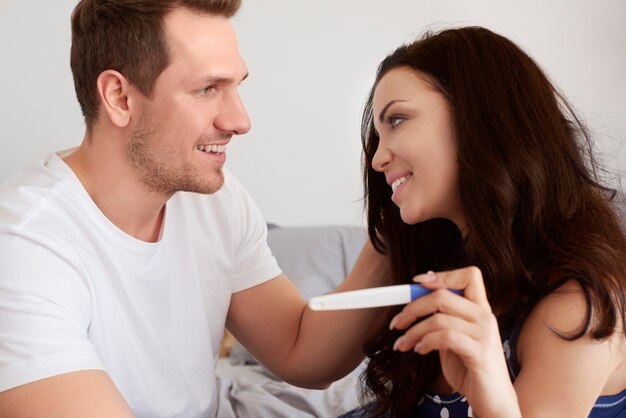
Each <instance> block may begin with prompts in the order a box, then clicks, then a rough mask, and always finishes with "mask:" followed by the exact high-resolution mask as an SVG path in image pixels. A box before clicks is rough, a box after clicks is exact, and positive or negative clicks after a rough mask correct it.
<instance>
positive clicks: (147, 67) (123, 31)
mask: <svg viewBox="0 0 626 418" xmlns="http://www.w3.org/2000/svg"><path fill="white" fill-rule="evenodd" d="M240 6H241V0H81V1H80V2H79V3H78V5H77V6H76V7H75V8H74V11H73V12H72V48H71V52H70V66H71V68H72V74H73V76H74V88H75V90H76V97H77V99H78V103H79V104H80V108H81V111H82V113H83V116H84V118H85V123H86V125H87V128H88V129H90V128H91V127H92V126H93V123H94V121H95V120H96V118H97V116H98V109H99V105H100V102H99V99H98V93H97V89H96V81H97V79H98V76H99V75H100V74H101V73H102V72H103V71H106V70H116V71H119V72H120V73H121V74H123V75H124V76H125V77H126V78H127V79H128V80H129V81H130V82H131V83H133V84H134V85H136V86H137V87H138V88H139V90H140V91H141V92H142V93H143V94H145V95H149V94H150V93H151V91H152V88H153V86H154V82H155V80H156V79H157V77H158V76H159V74H161V72H162V71H163V70H164V69H165V68H166V67H167V65H168V64H169V58H170V57H169V53H168V48H167V45H166V43H165V35H164V28H163V20H164V17H165V16H166V15H167V14H168V13H169V12H170V11H172V10H173V9H175V8H178V7H184V8H188V9H191V10H194V11H198V12H202V13H208V14H212V15H216V16H223V17H226V18H230V17H232V16H234V15H235V14H236V13H237V11H238V10H239V7H240Z"/></svg>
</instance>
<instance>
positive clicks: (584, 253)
mask: <svg viewBox="0 0 626 418" xmlns="http://www.w3.org/2000/svg"><path fill="white" fill-rule="evenodd" d="M399 67H403V68H409V69H412V70H413V71H415V72H416V73H418V74H420V75H422V76H425V77H426V79H427V80H429V81H430V82H431V83H432V84H433V85H434V86H435V87H436V88H438V89H439V90H440V91H441V92H442V94H444V95H445V96H446V97H447V99H448V101H449V103H450V106H451V109H452V115H453V117H452V118H453V121H454V122H453V123H454V124H455V126H454V130H455V133H456V139H457V142H458V144H457V145H458V156H457V157H458V166H459V187H460V196H461V202H462V206H463V211H464V214H465V219H466V222H467V228H468V231H469V232H468V234H467V236H466V237H465V238H463V237H462V236H461V233H460V231H459V230H458V228H457V227H456V225H454V224H453V223H452V222H451V221H448V220H445V219H433V220H429V221H426V222H421V223H418V224H416V225H406V224H404V223H403V221H402V220H401V218H400V212H399V209H398V208H397V207H396V206H395V205H394V204H393V203H392V201H391V190H390V187H389V186H388V185H387V183H386V182H385V177H384V175H383V174H382V173H380V172H376V171H375V170H374V169H373V168H372V159H373V157H374V154H375V152H376V149H377V147H378V142H379V137H378V134H377V132H376V130H375V129H374V124H373V116H374V115H373V114H372V113H373V110H372V101H373V96H374V91H375V89H376V86H377V85H378V82H379V81H380V79H381V78H382V77H383V76H384V75H385V74H387V72H389V71H390V70H392V69H394V68H399ZM362 142H363V179H364V193H365V205H366V211H367V220H368V232H369V236H370V238H371V240H372V242H373V244H374V246H375V248H376V249H377V250H378V251H379V252H381V253H383V254H387V255H388V256H389V258H390V262H391V266H392V271H393V276H394V278H395V280H397V282H398V283H408V282H410V281H411V279H412V277H413V276H414V275H415V274H418V273H423V272H426V271H428V270H435V271H436V270H446V269H452V268H458V267H463V266H467V265H475V266H478V267H479V268H480V269H481V271H482V273H483V277H484V281H485V286H486V289H487V293H488V297H489V302H490V304H491V306H492V309H493V311H494V314H495V315H496V317H497V318H498V321H499V324H500V328H501V332H503V333H504V332H505V331H506V330H510V328H511V327H512V326H513V325H514V324H515V322H516V321H518V320H519V319H520V315H524V313H527V312H528V311H529V310H531V309H532V307H533V306H535V305H536V304H537V302H538V301H539V300H540V299H541V298H543V297H544V296H545V295H547V294H549V293H550V292H552V291H554V290H555V289H556V288H558V287H559V286H560V285H562V284H563V283H564V281H565V280H568V279H575V280H577V281H578V282H579V283H580V285H581V287H582V289H583V291H584V294H585V297H586V299H587V303H588V310H587V315H586V320H585V323H584V324H581V327H580V329H579V330H578V332H576V333H574V334H571V335H570V334H568V335H561V336H562V337H563V338H566V339H576V338H580V337H581V336H583V335H585V334H586V333H587V332H589V333H590V335H591V336H592V337H593V338H595V339H598V340H601V339H605V338H607V337H609V336H611V335H612V334H613V333H614V331H615V330H616V328H617V327H622V328H623V326H624V310H625V309H624V308H625V306H624V305H625V303H624V294H625V288H626V282H625V280H626V260H625V255H626V238H625V235H624V230H623V228H622V226H621V224H620V219H619V216H618V213H617V212H616V210H615V207H614V204H613V202H612V199H613V196H614V195H615V191H614V190H611V189H608V188H607V187H604V186H603V185H602V184H601V183H600V180H599V177H600V176H599V168H598V165H597V164H596V162H595V161H594V159H593V155H592V148H593V146H592V142H591V138H590V135H589V133H588V131H587V129H586V128H585V126H584V124H583V123H582V121H581V119H580V118H579V117H578V116H577V115H576V113H575V112H574V110H573V109H572V107H571V106H570V105H569V104H568V103H567V101H566V100H565V98H564V97H563V95H561V94H560V93H559V92H558V91H557V89H556V88H555V87H554V86H553V85H552V84H551V82H550V81H549V80H548V77H547V76H546V75H545V74H544V72H543V71H542V70H541V69H540V67H539V66H538V65H537V64H536V63H535V62H534V61H533V60H532V59H531V58H530V57H529V56H528V55H527V54H526V53H525V52H524V51H522V49H520V48H519V47H518V46H516V45H515V44H514V43H513V42H511V41H510V40H508V39H507V38H505V37H503V36H500V35H498V34H495V33H493V32H491V31H489V30H487V29H485V28H480V27H464V28H457V29H448V30H443V31H441V32H438V33H435V34H433V33H427V34H425V35H424V36H422V37H421V38H420V39H419V40H417V41H415V42H413V43H411V44H408V45H403V46H400V47H399V48H397V49H396V50H395V51H394V52H393V53H391V54H390V55H389V56H388V57H387V58H385V59H384V60H383V61H382V63H381V64H380V66H379V68H378V72H377V77H376V81H375V83H374V86H373V87H372V90H371V92H370V95H369V98H368V100H367V104H366V107H365V110H364V114H363V120H362ZM399 310H400V308H394V309H391V310H390V311H389V314H388V317H387V321H385V323H384V324H383V325H381V326H380V329H379V331H378V333H377V334H375V337H373V338H372V339H371V340H370V341H368V342H366V344H365V345H364V352H365V354H366V356H367V357H368V358H369V365H368V367H367V370H366V371H365V372H364V374H363V376H362V379H363V383H364V387H365V389H364V393H363V399H371V398H372V397H374V399H375V400H376V401H377V402H376V404H377V409H376V410H375V411H373V416H391V417H405V416H409V415H410V413H411V411H412V410H414V409H415V407H416V404H417V402H418V401H419V400H420V399H421V397H422V396H423V394H424V393H425V391H426V390H427V389H429V386H430V385H432V383H433V380H434V379H435V378H436V377H437V376H439V375H440V373H441V368H440V364H439V357H438V354H437V353H431V354H429V355H427V356H421V355H418V354H415V353H412V352H410V353H399V352H395V351H393V350H392V346H393V343H394V341H395V340H396V338H397V337H398V335H399V332H398V331H390V330H389V329H388V328H387V324H388V323H389V320H390V319H391V317H392V316H393V315H395V314H396V313H397V312H399ZM592 317H593V322H592V321H591V319H592Z"/></svg>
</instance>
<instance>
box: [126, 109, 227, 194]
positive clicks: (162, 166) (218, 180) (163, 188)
mask: <svg viewBox="0 0 626 418" xmlns="http://www.w3.org/2000/svg"><path fill="white" fill-rule="evenodd" d="M153 126H154V124H153V123H151V118H150V117H149V115H145V114H144V115H142V118H141V121H140V122H139V125H138V127H137V128H136V129H135V131H134V132H133V134H132V136H131V138H130V141H129V143H128V157H129V159H130V162H131V164H132V165H133V167H135V169H136V170H137V172H138V174H139V177H140V179H141V181H142V182H143V183H144V184H145V185H146V186H147V187H148V189H149V190H150V191H151V192H153V193H157V194H161V195H166V196H171V195H173V194H174V193H176V192H179V191H184V192H193V193H201V194H212V193H215V192H217V191H218V190H219V189H221V188H222V186H223V185H224V173H223V171H222V169H221V168H219V169H216V170H212V171H211V172H210V173H205V172H199V170H198V169H197V168H195V167H193V166H192V165H191V164H186V165H184V166H182V167H176V166H172V165H169V164H168V163H167V159H168V153H167V152H163V151H161V152H159V151H158V150H157V148H158V143H159V141H162V140H161V139H160V138H159V137H158V136H157V134H156V131H155V129H154V128H153ZM204 142H208V141H204Z"/></svg>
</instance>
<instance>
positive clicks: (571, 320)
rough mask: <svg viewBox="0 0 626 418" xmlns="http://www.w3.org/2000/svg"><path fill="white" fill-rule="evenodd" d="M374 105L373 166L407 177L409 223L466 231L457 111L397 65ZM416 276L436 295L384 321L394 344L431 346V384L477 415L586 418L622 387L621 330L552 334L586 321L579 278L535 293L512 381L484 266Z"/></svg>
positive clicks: (625, 367) (425, 349)
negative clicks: (601, 334)
mask: <svg viewBox="0 0 626 418" xmlns="http://www.w3.org/2000/svg"><path fill="white" fill-rule="evenodd" d="M373 110H374V118H375V127H376V130H377V132H378V134H379V136H380V143H379V147H378V149H377V151H376V154H375V156H374V159H373V162H372V166H373V168H374V169H375V170H376V171H379V172H382V173H384V174H385V176H386V178H387V182H388V183H392V182H393V180H395V179H396V178H398V177H400V176H406V175H412V177H410V178H409V179H408V180H407V181H406V182H405V183H404V184H403V185H402V186H401V187H400V188H398V189H397V190H396V191H395V193H394V194H393V196H392V200H393V202H394V203H395V204H396V205H397V206H398V207H399V209H400V213H401V217H402V220H403V221H404V222H405V223H407V224H414V223H418V222H422V221H426V220H429V219H433V218H436V217H443V218H447V219H449V220H451V221H453V222H454V223H455V224H456V225H457V227H458V228H459V229H460V230H461V231H462V233H463V235H464V236H466V235H467V234H469V233H471V231H467V230H466V227H465V218H464V216H463V207H462V203H461V201H460V199H459V197H458V196H459V185H458V181H457V180H456V179H457V178H458V176H459V173H458V166H457V163H456V161H457V156H456V150H455V140H454V129H453V117H454V115H452V114H451V112H450V110H449V106H448V103H447V100H446V98H445V96H444V95H443V94H442V93H441V92H440V91H439V90H437V89H436V88H435V87H433V85H432V84H431V83H430V82H429V81H428V78H427V77H425V76H423V75H420V74H418V73H416V72H414V71H413V70H410V69H407V68H403V67H400V68H396V69H393V70H391V71H389V72H388V73H387V74H385V75H384V76H383V77H382V79H381V80H380V83H379V84H378V86H377V88H376V91H375V94H374V101H373ZM415 281H417V282H421V283H422V284H423V285H424V286H426V287H428V288H430V289H433V290H435V291H434V292H433V293H431V294H429V295H427V296H424V297H422V298H419V299H417V300H416V301H414V302H412V303H410V304H408V305H407V306H406V307H405V308H404V309H403V310H402V311H401V312H400V313H399V314H398V315H396V316H395V317H394V318H393V319H392V320H391V323H390V328H392V329H394V328H395V329H399V330H405V331H406V332H405V333H404V334H403V335H402V336H401V337H399V338H398V339H397V340H396V342H395V345H394V347H393V348H394V350H399V351H409V350H414V351H416V352H418V353H420V354H427V353H429V352H432V351H438V352H439V355H440V362H441V366H442V376H440V378H439V379H438V380H437V382H436V383H435V387H434V388H433V389H435V390H438V391H444V392H445V391H457V392H460V393H463V394H464V395H465V396H466V397H467V400H468V402H469V404H470V405H471V406H472V410H473V413H474V416H479V417H481V418H486V417H505V416H506V417H521V416H524V417H525V418H528V417H574V416H576V417H583V416H587V415H588V414H589V412H590V411H591V408H592V406H593V404H594V403H595V401H596V399H597V398H598V396H600V395H613V394H615V393H618V392H619V391H621V390H622V389H623V388H624V387H626V364H625V363H624V358H625V353H626V346H625V343H624V339H623V335H622V333H621V332H616V333H615V334H614V335H613V336H611V337H610V338H608V339H606V340H604V341H594V340H592V338H591V337H590V336H589V335H585V336H584V337H583V338H580V339H577V340H574V341H567V340H565V339H563V338H561V337H559V336H558V335H557V334H556V333H555V331H556V332H559V333H563V334H567V333H571V332H573V331H575V330H576V329H578V327H580V326H581V325H582V324H583V321H584V317H585V312H586V303H585V299H584V295H583V292H582V290H581V288H580V286H579V285H578V283H577V282H576V281H573V280H570V281H566V282H565V284H563V285H562V286H561V287H560V288H559V289H557V290H556V291H555V292H553V293H551V294H550V295H549V296H547V297H546V298H544V299H542V300H541V301H540V302H539V304H538V305H536V306H535V307H534V309H533V310H532V312H531V314H530V316H529V317H528V318H527V320H526V322H525V323H524V326H523V328H522V331H521V334H520V340H519V343H518V346H517V356H518V359H519V361H520V364H521V366H522V370H521V373H520V375H519V376H518V378H517V379H516V381H515V384H514V385H513V384H512V383H511V380H510V378H509V375H508V370H507V365H506V362H505V358H504V354H503V350H502V344H501V337H500V334H499V330H498V323H497V320H496V317H495V315H494V314H493V312H492V310H491V307H490V305H489V302H488V299H487V296H486V291H485V285H484V282H483V276H482V273H481V271H480V270H479V269H478V268H477V267H468V268H463V269H458V270H452V271H448V272H437V273H433V272H431V273H428V274H425V275H420V276H417V277H416V278H415ZM446 289H459V290H463V292H464V295H463V296H459V295H456V294H453V293H452V292H449V291H447V290H446ZM424 317H425V318H426V319H424V320H423V321H420V322H418V323H417V324H415V325H413V324H414V323H415V321H416V320H417V319H418V318H424ZM619 327H621V324H619V326H618V331H619Z"/></svg>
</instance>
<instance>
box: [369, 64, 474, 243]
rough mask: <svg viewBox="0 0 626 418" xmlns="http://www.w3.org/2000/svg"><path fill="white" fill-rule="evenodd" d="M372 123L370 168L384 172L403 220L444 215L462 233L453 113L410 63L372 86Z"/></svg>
mask: <svg viewBox="0 0 626 418" xmlns="http://www.w3.org/2000/svg"><path fill="white" fill-rule="evenodd" d="M373 117H374V127H375V129H376V131H377V132H378V136H379V138H380V142H379V144H378V149H377V150H376V154H375V155H374V158H373V161H372V166H373V168H374V170H376V171H379V172H381V173H384V174H385V177H386V179H387V184H389V187H391V189H392V191H393V195H392V197H391V200H392V201H393V202H394V203H395V204H396V205H397V206H398V207H399V208H400V215H401V217H402V220H403V221H404V222H406V223H407V224H415V223H418V222H423V221H426V220H429V219H434V218H447V219H450V220H451V221H453V222H454V223H456V225H457V226H458V227H459V229H461V231H464V228H465V218H464V216H463V212H462V207H461V199H460V196H459V167H458V161H457V151H456V141H455V133H454V127H453V119H452V118H453V115H452V112H451V109H450V105H449V103H448V100H447V99H446V97H445V96H444V95H443V94H442V93H441V91H440V90H439V89H437V88H436V87H434V85H433V84H431V83H430V82H429V81H428V78H427V76H425V75H423V74H419V73H416V72H415V71H414V70H412V69H410V68H408V67H399V68H395V69H393V70H390V71H389V72H387V73H386V74H385V75H384V76H383V77H382V79H381V80H380V82H379V83H378V86H377V87H376V90H375V92H374V101H373Z"/></svg>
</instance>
